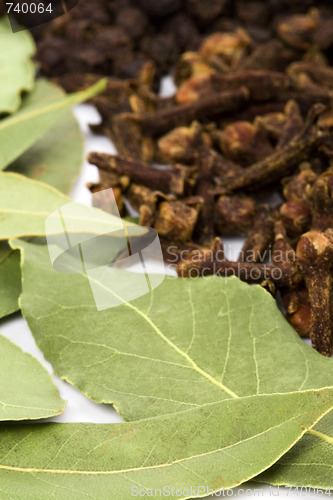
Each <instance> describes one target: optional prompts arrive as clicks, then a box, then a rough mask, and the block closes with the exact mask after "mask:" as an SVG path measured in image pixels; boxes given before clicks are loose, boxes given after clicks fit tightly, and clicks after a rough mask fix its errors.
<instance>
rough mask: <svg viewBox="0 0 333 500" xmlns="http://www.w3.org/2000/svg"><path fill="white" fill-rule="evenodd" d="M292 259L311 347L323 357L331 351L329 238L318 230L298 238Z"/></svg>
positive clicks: (332, 252) (332, 251)
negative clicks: (306, 304)
mask: <svg viewBox="0 0 333 500" xmlns="http://www.w3.org/2000/svg"><path fill="white" fill-rule="evenodd" d="M296 257H297V260H298V263H299V265H300V267H301V270H302V274H303V276H304V280H305V284H306V287H307V290H308V294H309V301H310V304H311V332H310V336H311V340H312V345H313V346H314V347H315V349H317V351H319V352H320V353H321V354H324V355H325V356H330V355H331V354H332V352H333V307H332V304H333V301H332V285H333V275H332V265H333V239H332V238H331V237H330V236H329V235H327V234H325V233H322V232H320V231H310V232H308V233H306V234H304V235H302V236H301V238H300V240H299V243H298V245H297V250H296Z"/></svg>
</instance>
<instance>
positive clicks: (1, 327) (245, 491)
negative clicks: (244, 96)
mask: <svg viewBox="0 0 333 500" xmlns="http://www.w3.org/2000/svg"><path fill="white" fill-rule="evenodd" d="M168 89H169V90H170V87H168V85H166V86H165V87H164V91H163V93H164V94H165V95H167V94H168V93H169V91H168ZM75 115H76V116H77V118H78V120H79V122H80V125H81V128H82V131H83V133H84V134H85V137H86V154H87V153H88V152H90V151H99V152H105V153H115V149H114V147H113V145H112V143H111V142H110V141H109V140H108V139H107V138H105V137H100V136H94V135H93V134H92V133H91V132H90V130H89V126H88V124H89V123H96V122H98V121H99V116H98V113H97V112H96V110H95V109H94V108H93V107H92V106H88V105H81V106H78V107H77V108H76V109H75ZM97 180H98V174H97V169H96V167H94V166H92V165H89V164H88V163H87V162H85V163H84V166H83V169H82V174H81V176H80V179H79V180H78V182H77V184H76V186H75V188H74V190H73V193H72V195H73V198H74V199H76V200H77V201H80V202H81V203H84V204H87V205H89V204H90V203H91V195H90V192H89V191H88V189H87V188H86V183H87V182H95V181H97ZM242 241H243V240H242V239H240V238H238V239H228V241H227V243H228V245H227V248H228V257H229V258H235V257H236V256H237V253H238V252H239V251H240V249H241V246H242ZM0 331H1V333H2V334H3V335H5V336H6V337H7V338H9V339H10V340H12V341H13V342H15V343H16V344H18V345H19V346H20V347H21V348H22V349H23V350H24V351H26V352H29V353H31V354H32V355H33V356H35V357H36V358H37V359H38V360H39V361H40V362H41V363H42V364H43V365H44V366H45V367H46V369H47V370H48V371H49V372H50V373H51V374H53V372H52V367H51V365H50V363H48V362H47V361H45V359H44V356H43V354H42V353H41V352H40V350H39V349H38V348H37V346H36V343H35V341H34V338H33V336H32V334H31V332H30V330H29V328H28V325H27V323H26V321H25V320H24V319H23V318H22V317H21V316H20V314H16V315H13V316H11V317H10V318H9V319H5V320H2V321H1V324H0ZM53 377H54V380H55V383H56V385H57V387H58V389H59V392H60V396H61V397H62V398H63V399H64V400H67V407H66V409H65V411H64V413H63V415H61V416H59V417H57V418H53V419H49V420H48V421H54V422H93V423H113V422H121V421H122V420H121V418H120V417H119V415H118V414H117V413H116V412H115V410H114V409H113V408H112V407H111V406H110V405H101V404H96V403H93V402H92V401H90V400H89V399H88V398H86V397H85V396H83V394H81V393H80V392H79V391H78V390H77V389H75V388H74V387H72V386H70V385H69V384H67V383H66V382H64V381H62V380H60V379H59V378H58V377H56V376H55V375H53ZM231 493H232V495H231ZM319 496H320V495H319V494H314V493H312V492H309V490H305V489H303V490H302V491H301V490H300V489H299V490H290V489H286V488H281V487H280V488H274V487H270V486H265V485H261V484H259V483H258V484H255V483H251V484H245V485H242V486H241V487H239V488H236V489H234V490H228V492H227V491H225V492H221V494H220V495H218V494H217V495H216V497H217V498H225V497H229V498H230V497H240V498H251V497H253V498H267V497H275V498H276V497H279V498H306V499H310V498H318V497H319ZM325 497H327V495H325ZM110 498H111V497H110ZM210 498H212V497H210Z"/></svg>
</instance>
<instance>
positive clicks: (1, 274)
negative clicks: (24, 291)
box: [0, 241, 21, 318]
mask: <svg viewBox="0 0 333 500" xmlns="http://www.w3.org/2000/svg"><path fill="white" fill-rule="evenodd" d="M20 293H21V270H20V252H17V251H14V250H12V249H11V248H10V246H9V245H8V243H7V242H5V241H1V242H0V318H3V317H5V316H8V315H9V314H12V313H14V312H16V311H18V310H19V308H20V307H19V304H18V299H19V296H20Z"/></svg>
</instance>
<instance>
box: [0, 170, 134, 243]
mask: <svg viewBox="0 0 333 500" xmlns="http://www.w3.org/2000/svg"><path fill="white" fill-rule="evenodd" d="M71 202H73V200H71V199H70V198H69V197H68V196H66V195H64V194H63V193H61V192H60V191H58V190H57V189H55V188H54V187H52V186H50V185H48V184H44V183H43V182H39V181H35V180H32V179H29V178H28V177H25V176H23V175H20V174H16V173H14V172H13V173H12V172H0V240H8V239H9V238H12V237H18V236H20V237H22V236H44V235H45V221H46V219H47V217H48V216H49V215H50V214H52V213H53V212H54V211H55V210H57V209H59V208H60V207H62V206H64V205H66V204H67V203H71ZM76 206H77V209H78V214H73V216H68V217H67V218H66V220H67V221H69V222H70V221H72V223H73V224H74V223H75V226H76V228H77V231H76V232H78V233H79V232H91V233H92V234H103V233H104V232H109V231H111V230H112V229H114V228H119V225H120V224H121V221H120V219H119V218H118V217H115V216H112V215H110V214H108V213H106V212H103V211H102V210H98V209H96V208H91V207H88V206H83V205H80V204H76ZM128 225H130V223H128Z"/></svg>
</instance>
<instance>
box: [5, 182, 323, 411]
mask: <svg viewBox="0 0 333 500" xmlns="http://www.w3.org/2000/svg"><path fill="white" fill-rule="evenodd" d="M0 185H1V183H0ZM0 202H1V196H0ZM11 245H12V246H13V248H19V249H20V250H21V252H22V273H23V292H22V295H21V307H22V312H23V315H24V317H25V318H26V320H27V322H28V324H29V327H30V329H31V331H32V334H33V335H34V337H35V339H36V342H37V345H38V346H39V348H40V349H41V351H42V352H43V353H44V355H45V357H46V358H47V359H48V360H49V361H50V362H51V363H52V365H53V368H54V370H55V373H56V374H57V375H58V376H59V377H61V378H62V379H64V380H66V381H67V382H69V383H71V384H72V385H74V386H75V387H77V388H78V389H79V390H81V391H82V392H83V393H84V394H85V395H86V396H88V397H89V398H91V399H93V400H94V401H96V402H99V403H111V404H113V405H114V406H115V408H116V410H117V411H118V413H119V414H120V415H121V416H122V417H123V418H124V420H137V419H140V418H148V417H151V416H155V415H160V414H166V413H172V412H176V411H180V410H184V409H186V408H193V407H196V406H198V405H202V404H206V403H211V402H216V401H220V400H223V399H226V398H231V397H233V398H237V397H239V396H247V395H253V394H269V393H276V392H281V393H284V392H290V391H297V390H307V389H314V388H320V387H324V386H326V385H330V384H332V385H333V360H331V359H328V358H326V357H324V356H321V355H320V354H318V353H317V352H316V351H315V350H313V349H311V348H310V347H309V346H307V345H306V344H304V343H303V342H302V340H300V338H299V337H298V335H297V334H296V333H295V331H294V330H293V329H292V327H291V326H290V325H289V324H288V323H287V321H286V320H285V318H284V317H283V315H282V314H281V312H280V311H279V310H278V307H277V305H276V302H275V300H274V299H273V298H272V297H271V295H270V294H269V293H268V292H266V291H265V290H264V289H263V288H261V287H260V286H249V285H247V284H245V283H242V282H241V281H239V280H238V279H237V278H230V279H221V278H219V277H217V276H212V277H207V278H203V279H181V278H178V279H177V278H176V279H175V278H172V277H167V278H166V279H165V280H164V282H163V283H162V284H161V285H160V286H159V287H158V288H156V289H155V290H153V291H152V292H151V293H150V294H147V295H144V296H142V297H140V298H139V299H136V300H134V301H132V302H127V303H124V304H123V305H119V306H118V307H113V308H111V309H106V310H104V311H99V312H98V311H97V308H96V304H95V301H94V297H93V294H92V291H91V288H90V284H89V282H88V279H87V276H85V275H82V274H81V275H80V274H76V275H73V274H63V273H59V272H57V271H55V270H54V269H53V267H52V266H51V262H50V258H49V253H48V249H47V247H46V246H43V245H34V244H32V243H27V242H24V241H19V240H16V241H12V242H11ZM118 272H119V275H118V278H116V279H115V281H116V282H117V281H121V280H124V279H125V278H126V279H127V280H128V279H129V278H128V276H125V274H127V275H128V274H129V273H124V272H123V271H121V270H119V271H118ZM95 285H96V287H97V286H100V287H101V290H103V293H105V294H106V296H107V294H111V295H112V294H113V293H114V292H113V290H112V288H110V289H105V286H104V284H103V283H100V284H99V283H98V282H96V283H95ZM125 285H126V286H127V287H131V286H132V284H131V280H129V281H127V282H125Z"/></svg>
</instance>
